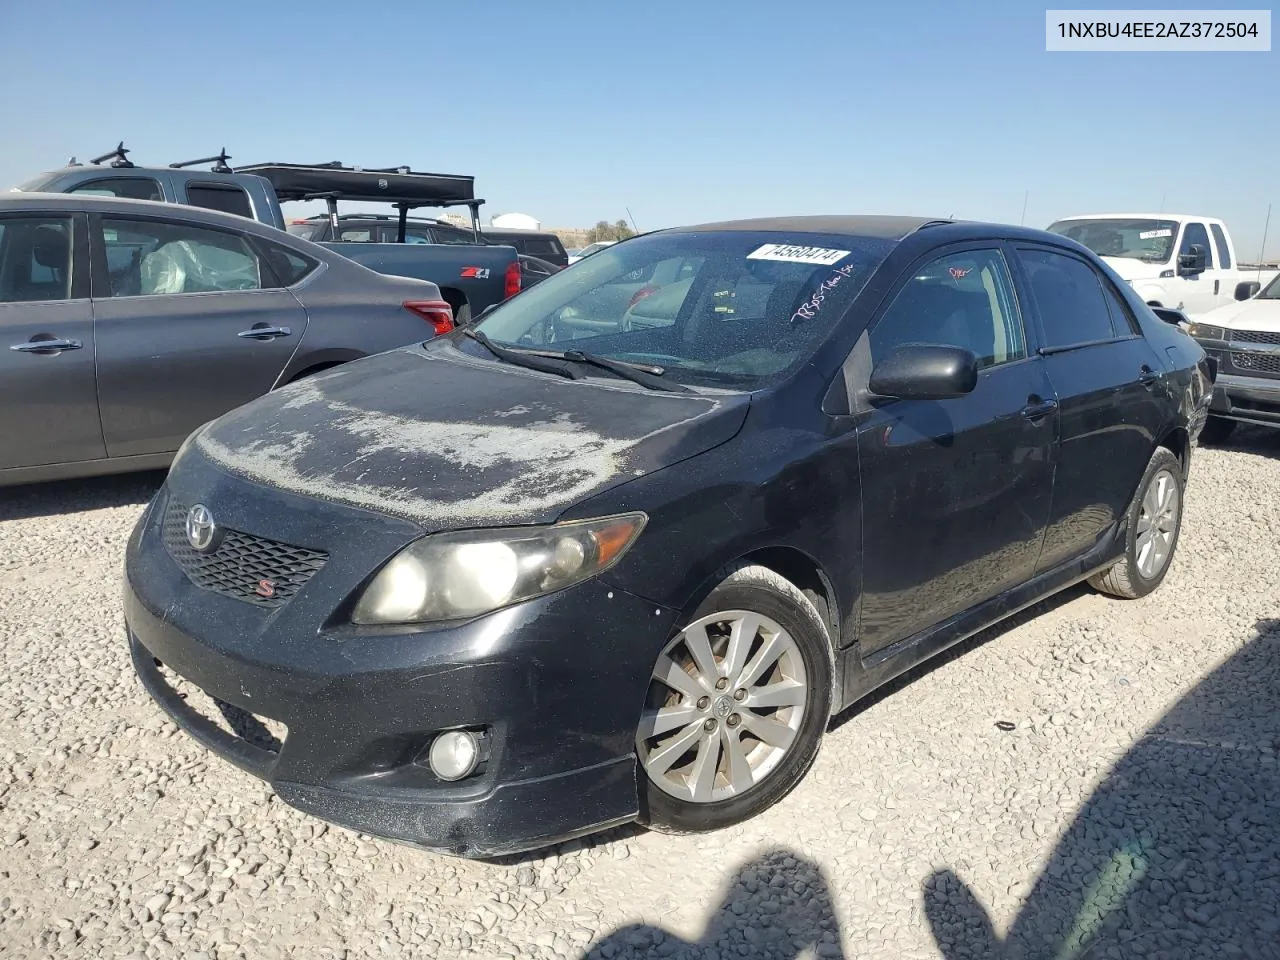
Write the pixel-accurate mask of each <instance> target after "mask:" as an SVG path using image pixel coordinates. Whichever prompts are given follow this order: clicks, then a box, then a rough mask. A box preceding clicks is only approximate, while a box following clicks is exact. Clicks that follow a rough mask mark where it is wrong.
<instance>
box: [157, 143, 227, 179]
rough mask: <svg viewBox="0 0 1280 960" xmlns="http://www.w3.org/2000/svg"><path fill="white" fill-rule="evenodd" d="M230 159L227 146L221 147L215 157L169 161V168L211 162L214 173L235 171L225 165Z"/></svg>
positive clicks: (177, 168) (174, 168) (178, 168)
mask: <svg viewBox="0 0 1280 960" xmlns="http://www.w3.org/2000/svg"><path fill="white" fill-rule="evenodd" d="M230 159H231V154H229V153H227V148H226V147H223V148H222V151H221V152H220V153H219V154H218V155H217V156H216V157H201V158H200V159H199V160H184V161H182V163H171V164H169V169H171V170H181V169H182V168H183V167H194V166H196V164H200V163H212V164H213V171H212V172H214V173H235V171H234V170H232V169H231V167H229V166H227V161H228V160H230Z"/></svg>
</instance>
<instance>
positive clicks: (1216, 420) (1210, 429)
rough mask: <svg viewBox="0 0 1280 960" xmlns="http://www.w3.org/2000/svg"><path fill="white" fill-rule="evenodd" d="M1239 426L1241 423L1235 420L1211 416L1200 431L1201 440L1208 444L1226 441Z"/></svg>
mask: <svg viewBox="0 0 1280 960" xmlns="http://www.w3.org/2000/svg"><path fill="white" fill-rule="evenodd" d="M1237 426H1239V424H1237V423H1236V421H1234V420H1224V419H1223V418H1222V417H1210V418H1209V419H1208V420H1206V421H1205V425H1204V429H1202V430H1201V431H1200V442H1201V443H1207V444H1217V443H1224V442H1225V441H1226V439H1227V437H1229V436H1231V434H1233V433H1234V432H1235V429H1236V427H1237Z"/></svg>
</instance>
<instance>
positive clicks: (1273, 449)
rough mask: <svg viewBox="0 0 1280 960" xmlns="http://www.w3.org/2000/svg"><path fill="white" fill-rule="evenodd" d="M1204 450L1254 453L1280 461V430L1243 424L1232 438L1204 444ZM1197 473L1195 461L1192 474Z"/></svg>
mask: <svg viewBox="0 0 1280 960" xmlns="http://www.w3.org/2000/svg"><path fill="white" fill-rule="evenodd" d="M1201 448H1202V450H1233V451H1235V452H1237V453H1252V454H1256V455H1257V456H1260V457H1270V458H1271V459H1273V460H1280V430H1277V429H1275V428H1273V427H1255V426H1253V425H1252V424H1241V425H1240V426H1238V427H1237V428H1236V429H1235V430H1233V431H1232V433H1231V436H1229V437H1227V439H1226V440H1224V441H1222V442H1221V443H1215V444H1202V447H1201ZM1195 471H1196V468H1195V460H1194V459H1193V460H1192V463H1191V472H1192V474H1194V473H1195Z"/></svg>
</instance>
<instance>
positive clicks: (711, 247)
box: [474, 231, 893, 389]
mask: <svg viewBox="0 0 1280 960" xmlns="http://www.w3.org/2000/svg"><path fill="white" fill-rule="evenodd" d="M892 248H893V242H892V241H888V240H879V239H870V238H865V237H856V238H855V237H843V236H829V235H825V234H794V233H787V234H781V233H765V232H737V231H723V232H714V233H661V234H652V235H650V236H646V237H640V238H637V239H635V240H630V241H628V242H626V243H622V244H618V245H616V246H612V245H611V246H609V247H605V248H603V249H601V250H600V251H599V252H598V253H596V254H594V255H593V256H592V257H591V258H590V262H588V261H586V260H583V261H581V262H579V263H578V264H577V265H576V266H574V268H573V269H572V270H566V271H563V272H561V273H557V274H555V275H554V276H551V277H548V278H547V279H546V280H543V281H542V282H541V283H539V284H538V285H537V286H535V287H532V288H531V289H529V290H526V291H525V292H523V293H521V294H520V295H519V296H518V297H515V298H514V299H512V300H511V301H509V302H507V303H505V304H503V305H502V306H501V307H499V308H498V309H496V310H494V311H493V312H492V313H490V314H489V315H488V316H487V317H485V318H484V319H483V320H481V321H480V322H479V323H478V324H476V326H475V328H474V329H476V330H480V331H483V332H484V333H485V334H486V335H487V336H488V337H489V338H490V339H492V340H493V341H495V342H497V343H500V344H504V345H507V346H519V347H534V348H544V349H545V348H552V349H556V350H564V349H574V350H582V351H585V352H588V353H593V354H596V355H599V356H603V357H608V358H611V359H614V360H621V361H626V362H630V363H645V364H652V365H655V366H660V367H662V368H664V370H665V371H666V375H667V376H671V377H673V378H677V379H687V380H690V381H696V382H705V383H708V384H722V385H729V386H741V387H745V388H748V389H751V388H756V387H759V386H763V385H764V384H766V383H767V382H769V381H771V380H774V379H777V378H778V377H780V376H781V375H782V374H784V373H785V372H786V371H788V370H790V369H791V368H793V367H795V366H798V365H799V364H801V363H803V362H805V361H806V360H807V359H808V358H809V357H811V356H812V355H813V352H814V350H816V349H817V347H818V345H819V344H820V343H821V342H822V341H823V340H824V339H825V338H826V336H827V335H828V334H830V332H831V330H832V329H833V328H834V326H835V324H836V322H837V321H838V320H839V319H840V317H841V315H842V314H843V313H844V309H845V307H847V306H848V305H849V304H850V303H851V302H852V301H853V299H854V297H855V296H856V295H857V293H858V291H859V290H861V289H862V287H863V286H864V285H865V284H866V282H867V280H868V278H869V277H870V276H871V274H872V273H873V272H874V270H875V269H876V267H878V266H879V265H880V263H881V262H882V261H883V260H884V258H885V257H886V256H887V255H888V253H889V251H890V250H891V249H892ZM475 349H476V350H477V351H480V350H481V348H480V347H478V346H477V347H476V348H475Z"/></svg>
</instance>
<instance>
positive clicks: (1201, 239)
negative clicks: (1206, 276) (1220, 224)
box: [1178, 223, 1213, 270]
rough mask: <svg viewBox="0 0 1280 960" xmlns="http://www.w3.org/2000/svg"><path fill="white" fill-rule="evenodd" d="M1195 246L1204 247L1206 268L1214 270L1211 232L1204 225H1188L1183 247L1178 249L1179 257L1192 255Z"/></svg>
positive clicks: (1183, 237)
mask: <svg viewBox="0 0 1280 960" xmlns="http://www.w3.org/2000/svg"><path fill="white" fill-rule="evenodd" d="M1193 244H1199V245H1200V246H1202V247H1204V268H1205V269H1206V270H1212V269H1213V247H1212V246H1210V244H1209V231H1207V230H1206V229H1205V228H1204V224H1203V223H1188V224H1187V229H1186V231H1185V232H1184V233H1183V234H1182V246H1181V247H1180V248H1179V249H1178V253H1179V255H1181V254H1184V253H1190V252H1191V247H1192V245H1193Z"/></svg>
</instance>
